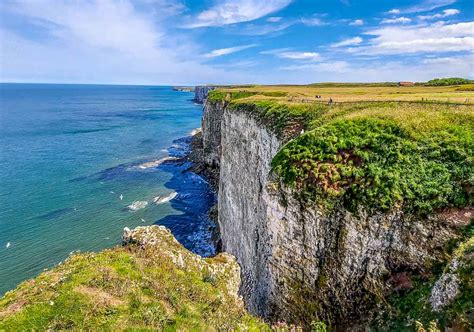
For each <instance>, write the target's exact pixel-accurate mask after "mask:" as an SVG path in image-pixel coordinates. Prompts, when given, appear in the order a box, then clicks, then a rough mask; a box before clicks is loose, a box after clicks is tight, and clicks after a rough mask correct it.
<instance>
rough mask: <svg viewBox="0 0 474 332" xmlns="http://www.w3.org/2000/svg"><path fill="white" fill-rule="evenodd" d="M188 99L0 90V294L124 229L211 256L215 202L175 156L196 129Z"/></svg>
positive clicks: (110, 242)
mask: <svg viewBox="0 0 474 332" xmlns="http://www.w3.org/2000/svg"><path fill="white" fill-rule="evenodd" d="M192 97H193V96H192V94H190V93H186V92H180V91H173V90H172V89H171V87H161V86H107V85H56V84H0V295H1V294H3V293H4V292H6V291H8V290H10V289H12V288H14V287H15V286H16V285H18V284H19V283H20V282H21V281H23V280H25V279H28V278H31V277H34V276H36V275H38V274H39V273H40V272H41V271H43V270H44V269H46V268H50V267H52V266H54V265H55V264H57V263H59V262H61V261H63V260H64V259H65V258H67V257H68V255H69V254H70V253H71V252H75V251H98V250H101V249H104V248H108V247H113V246H115V245H119V244H120V241H121V235H122V231H123V228H124V227H129V228H133V227H136V226H140V225H152V224H160V225H165V226H167V227H168V228H170V229H171V230H172V232H173V233H174V235H175V236H176V238H177V239H178V240H179V241H180V242H181V243H182V244H183V245H184V246H185V247H187V248H188V249H190V250H192V251H194V252H196V253H198V254H201V255H203V256H210V255H213V254H214V253H215V248H214V245H213V242H212V239H211V235H212V227H213V224H212V222H211V221H210V220H209V218H208V216H207V210H208V208H209V207H210V206H212V205H213V204H215V200H216V198H215V196H214V194H213V193H212V191H211V190H210V187H209V185H208V183H207V182H206V181H205V180H204V179H202V178H201V177H199V176H198V175H196V174H194V173H192V172H190V171H188V168H189V167H190V163H189V162H183V161H182V160H179V159H176V157H180V156H182V155H183V154H185V153H186V151H187V150H188V149H189V142H190V134H191V132H192V131H193V130H194V129H196V128H197V127H199V126H200V119H201V114H202V109H201V106H199V105H195V104H193V103H192V102H191V99H192ZM167 157H168V158H167ZM163 158H166V159H163Z"/></svg>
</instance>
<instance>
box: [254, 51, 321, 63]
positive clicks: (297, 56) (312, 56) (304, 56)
mask: <svg viewBox="0 0 474 332" xmlns="http://www.w3.org/2000/svg"><path fill="white" fill-rule="evenodd" d="M260 54H270V55H274V56H276V57H278V58H281V59H289V60H305V61H319V60H320V59H321V55H320V54H319V53H316V52H296V51H291V50H290V49H288V48H279V49H273V50H266V51H262V52H260Z"/></svg>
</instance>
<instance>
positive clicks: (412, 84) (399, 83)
mask: <svg viewBox="0 0 474 332" xmlns="http://www.w3.org/2000/svg"><path fill="white" fill-rule="evenodd" d="M398 86H415V83H414V82H398Z"/></svg>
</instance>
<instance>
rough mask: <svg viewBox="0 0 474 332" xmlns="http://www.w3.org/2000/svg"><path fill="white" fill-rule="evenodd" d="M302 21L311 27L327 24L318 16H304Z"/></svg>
mask: <svg viewBox="0 0 474 332" xmlns="http://www.w3.org/2000/svg"><path fill="white" fill-rule="evenodd" d="M301 23H303V24H304V25H307V26H310V27H316V26H322V25H326V24H327V23H326V22H324V21H323V20H322V19H320V18H317V17H311V18H302V19H301Z"/></svg>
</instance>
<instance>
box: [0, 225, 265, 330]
mask: <svg viewBox="0 0 474 332" xmlns="http://www.w3.org/2000/svg"><path fill="white" fill-rule="evenodd" d="M123 243H124V245H123V246H122V247H117V248H114V249H110V250H105V251H102V252H99V253H79V254H74V255H72V256H70V257H69V258H68V259H67V260H66V261H65V262H63V263H61V264H59V265H58V266H57V267H55V268H53V269H51V270H49V271H47V272H44V273H42V274H41V275H39V276H38V277H37V278H35V279H32V280H29V281H25V282H23V283H22V284H21V285H20V286H18V287H17V288H16V289H15V290H12V291H10V292H7V293H6V294H5V296H4V297H3V298H1V299H0V330H2V331H3V330H6V331H19V330H103V329H106V330H114V331H116V330H130V329H133V330H137V329H140V330H181V331H189V330H200V331H214V330H217V329H219V330H248V329H257V330H267V327H266V325H264V324H263V323H262V322H261V321H259V320H258V319H256V318H254V317H252V316H250V315H248V314H247V313H246V311H245V309H244V306H243V302H242V299H241V298H240V297H239V296H238V295H237V291H238V289H239V284H240V274H239V266H238V265H237V263H236V262H235V259H234V258H233V257H232V256H230V255H228V254H219V255H217V256H216V257H214V258H207V259H203V258H201V257H200V256H198V255H195V254H193V253H191V252H190V251H188V250H186V249H185V248H184V247H183V246H182V245H181V244H179V243H178V242H177V241H176V240H175V238H174V237H173V235H172V234H171V232H170V231H169V230H168V229H166V228H165V227H162V226H149V227H138V228H136V229H134V230H128V229H126V230H125V231H124V237H123Z"/></svg>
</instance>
